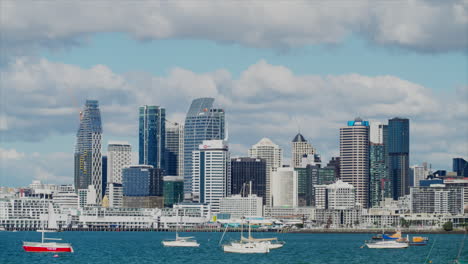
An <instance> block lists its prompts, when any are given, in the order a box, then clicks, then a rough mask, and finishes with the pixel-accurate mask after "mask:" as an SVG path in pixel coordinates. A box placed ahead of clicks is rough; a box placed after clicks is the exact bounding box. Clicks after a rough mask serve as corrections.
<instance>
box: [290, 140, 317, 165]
mask: <svg viewBox="0 0 468 264" xmlns="http://www.w3.org/2000/svg"><path fill="white" fill-rule="evenodd" d="M291 143H292V148H291V150H292V162H291V165H292V167H293V168H300V167H302V158H303V157H304V155H307V156H311V157H313V156H314V154H315V150H314V148H313V147H312V145H311V144H309V143H308V142H307V140H306V139H305V138H304V136H302V134H301V133H298V134H297V135H296V136H295V137H294V138H293V140H292V142H291Z"/></svg>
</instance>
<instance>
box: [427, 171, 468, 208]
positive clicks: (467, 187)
mask: <svg viewBox="0 0 468 264" xmlns="http://www.w3.org/2000/svg"><path fill="white" fill-rule="evenodd" d="M440 183H442V182H440ZM443 184H445V186H447V187H448V188H463V198H464V202H463V203H464V205H465V208H466V209H465V210H466V211H467V212H468V178H467V177H465V178H463V179H459V178H446V179H444V180H443ZM427 186H430V184H428V185H427Z"/></svg>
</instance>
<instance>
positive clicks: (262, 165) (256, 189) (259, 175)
mask: <svg viewBox="0 0 468 264" xmlns="http://www.w3.org/2000/svg"><path fill="white" fill-rule="evenodd" d="M249 182H252V194H256V195H257V196H259V197H262V198H263V203H265V198H266V197H265V193H266V161H265V160H264V159H259V158H249V157H240V158H233V159H231V193H232V194H241V192H242V187H243V186H244V184H249ZM244 191H246V190H244ZM244 194H245V195H247V194H248V191H246V192H244Z"/></svg>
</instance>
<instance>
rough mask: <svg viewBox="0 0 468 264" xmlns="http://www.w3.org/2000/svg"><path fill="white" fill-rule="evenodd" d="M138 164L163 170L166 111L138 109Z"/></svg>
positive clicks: (147, 106) (148, 106)
mask: <svg viewBox="0 0 468 264" xmlns="http://www.w3.org/2000/svg"><path fill="white" fill-rule="evenodd" d="M139 120H140V121H139V129H138V146H139V150H138V151H139V152H138V162H139V164H144V165H151V166H153V167H154V168H157V169H164V168H165V160H164V155H165V154H164V152H165V149H166V146H165V145H166V139H165V137H166V109H164V108H162V107H159V106H154V105H144V106H141V107H140V109H139Z"/></svg>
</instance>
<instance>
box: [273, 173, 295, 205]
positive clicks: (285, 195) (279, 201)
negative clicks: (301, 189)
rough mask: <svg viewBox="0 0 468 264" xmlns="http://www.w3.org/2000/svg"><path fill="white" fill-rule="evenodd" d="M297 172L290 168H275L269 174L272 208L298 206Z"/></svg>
mask: <svg viewBox="0 0 468 264" xmlns="http://www.w3.org/2000/svg"><path fill="white" fill-rule="evenodd" d="M297 198H298V180H297V171H295V170H294V168H291V167H283V168H277V169H276V171H273V172H272V173H271V201H272V206H274V207H278V206H291V207H297V206H298V200H297Z"/></svg>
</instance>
